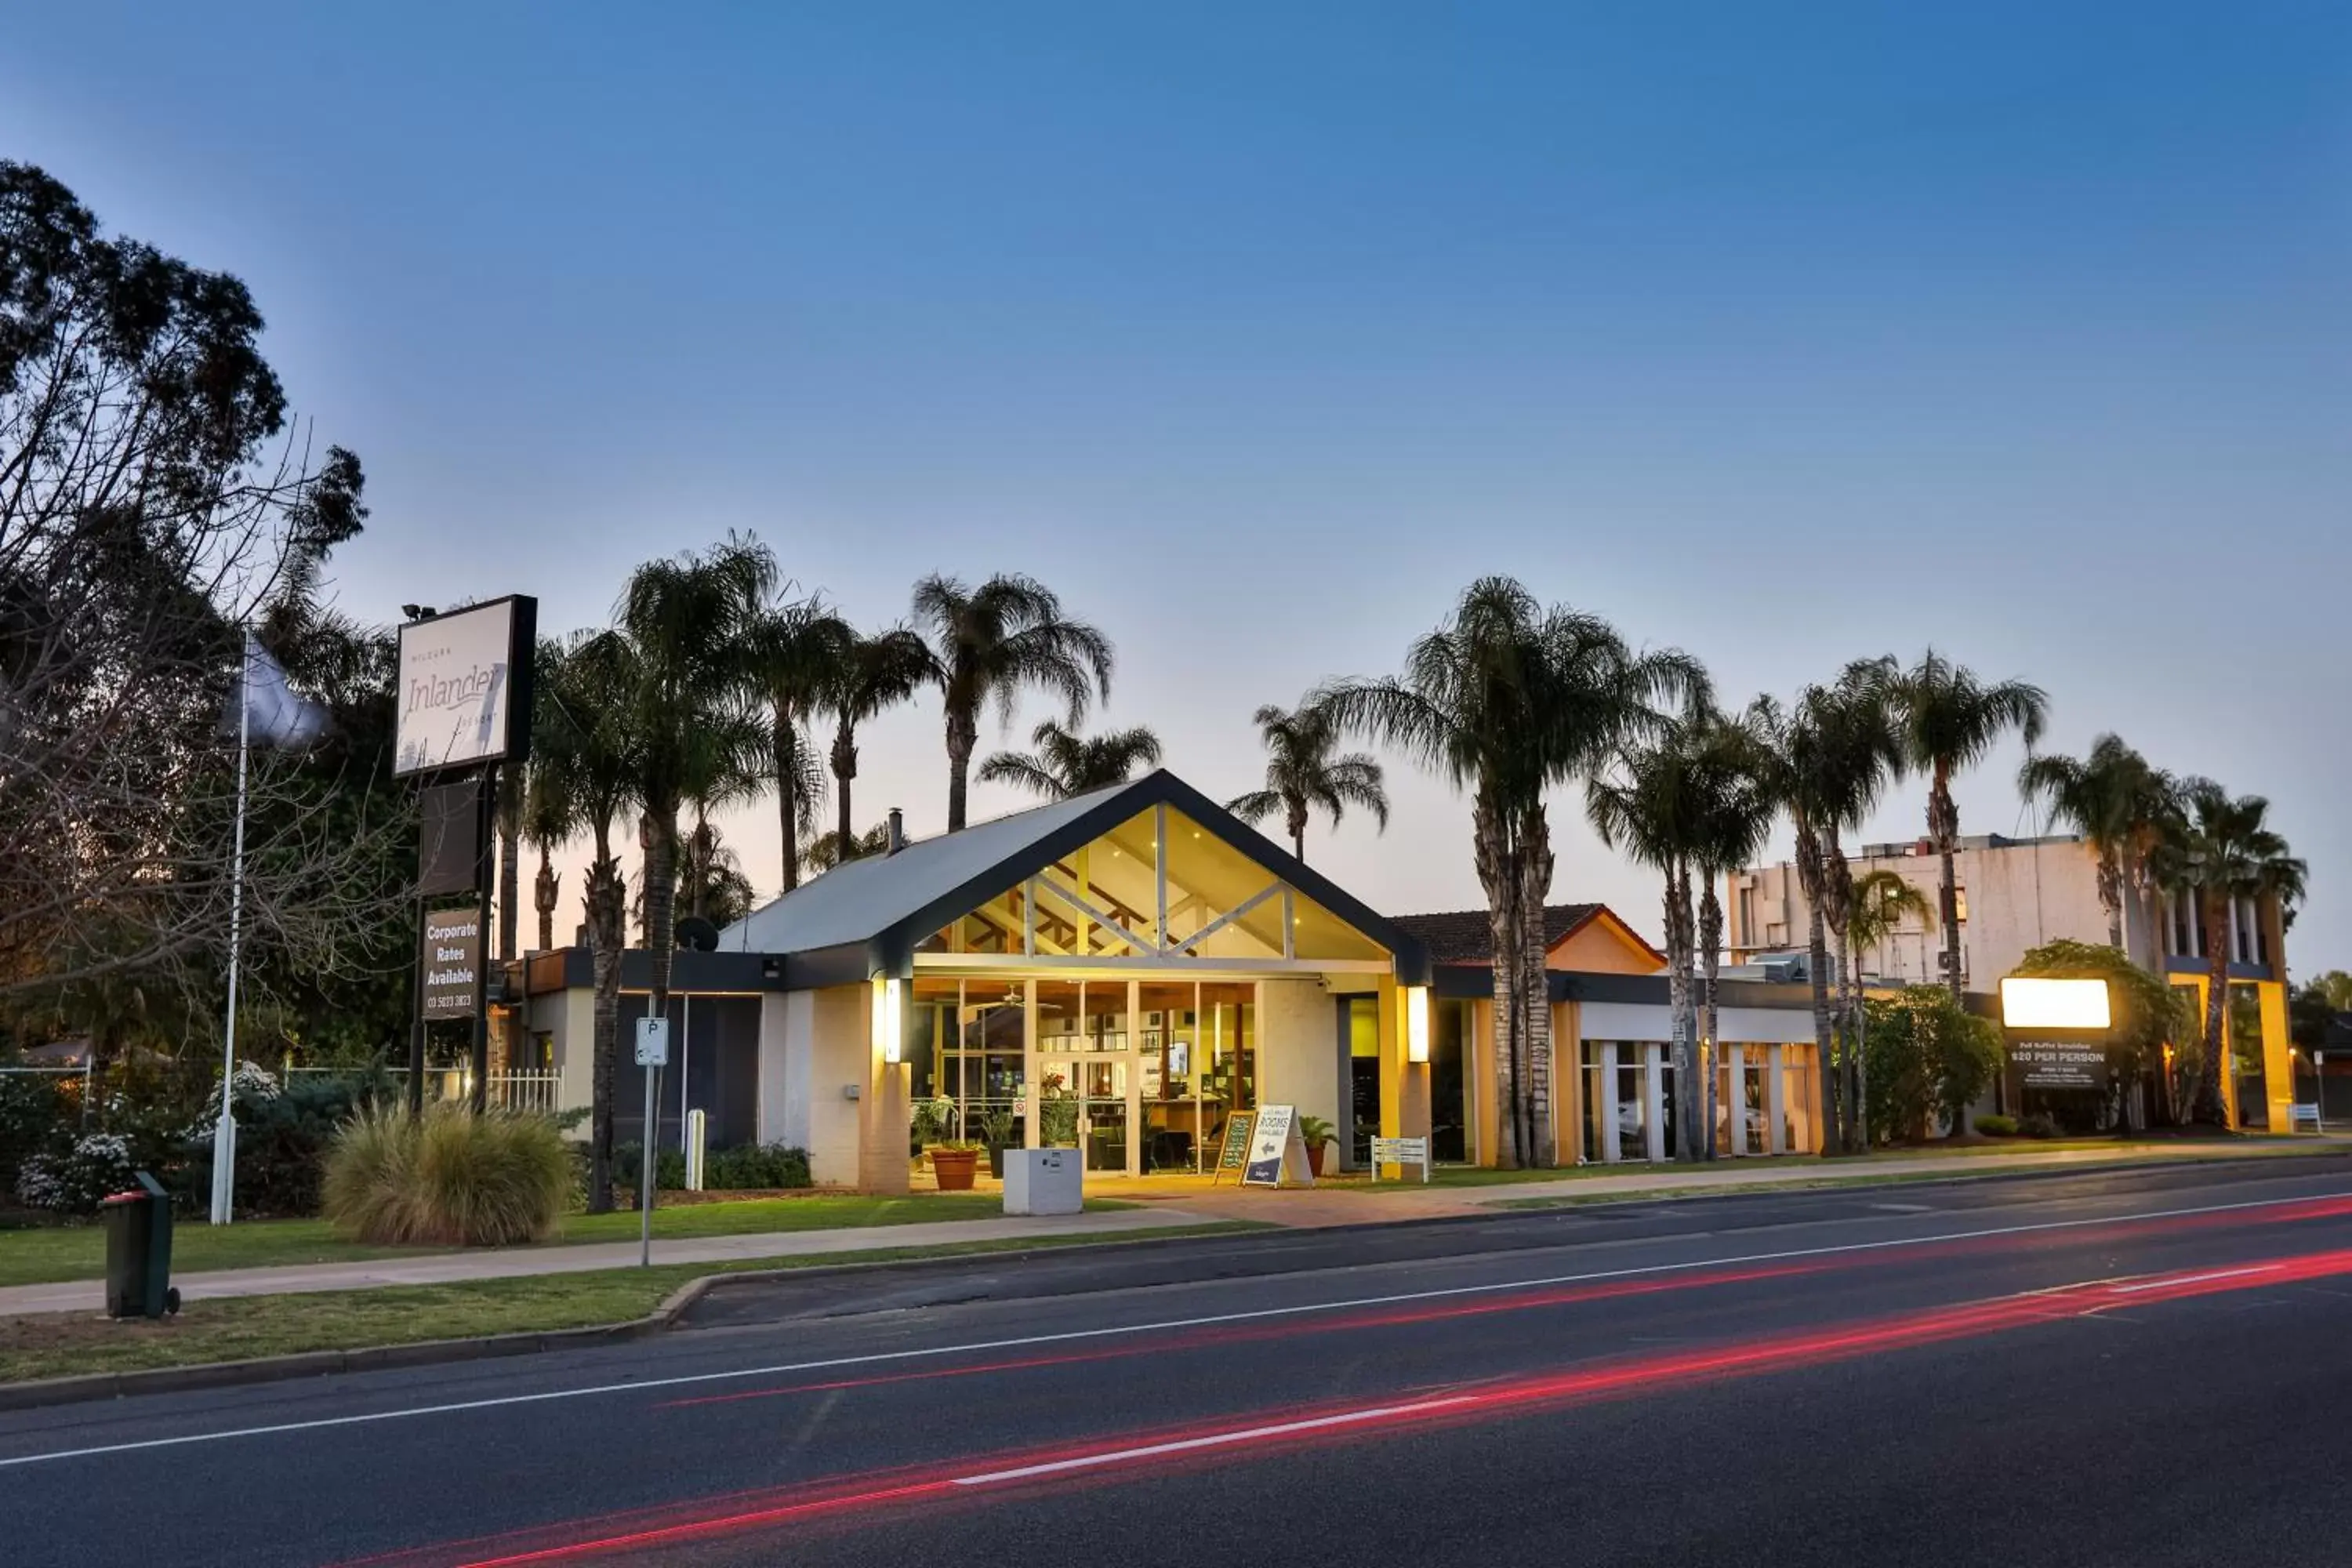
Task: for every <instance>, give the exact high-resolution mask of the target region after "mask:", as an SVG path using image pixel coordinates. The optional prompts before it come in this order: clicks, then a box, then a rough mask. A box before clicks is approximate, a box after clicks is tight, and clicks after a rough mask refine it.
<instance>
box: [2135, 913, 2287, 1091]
mask: <svg viewBox="0 0 2352 1568" xmlns="http://www.w3.org/2000/svg"><path fill="white" fill-rule="evenodd" d="M2273 951H2275V950H2273ZM2164 978H2165V980H2166V982H2167V983H2168V984H2173V985H2179V986H2182V987H2187V988H2194V990H2195V991H2196V993H2197V1016H2196V1023H2195V1028H2196V1030H2197V1033H2196V1035H2195V1036H2193V1037H2192V1038H2194V1039H2199V1040H2201V1039H2202V1038H2203V1037H2204V1029H2205V992H2206V984H2205V976H2204V974H2203V973H2196V974H2178V973H2175V974H2168V975H2166V976H2165V977H2164ZM2231 984H2239V985H2252V987H2253V988H2254V994H2255V1000H2256V1002H2257V1003H2258V1004H2259V1005H2260V1006H2261V1009H2262V1018H2263V1092H2264V1095H2265V1097H2266V1099H2267V1100H2268V1102H2269V1103H2268V1106H2267V1108H2266V1109H2267V1110H2268V1111H2269V1113H2270V1126H2269V1127H2267V1128H2249V1129H2246V1130H2247V1131H2256V1132H2260V1131H2268V1132H2273V1133H2277V1134H2280V1135H2282V1136H2284V1135H2285V1134H2287V1133H2290V1132H2293V1131H2294V1058H2293V1057H2291V1056H2289V1055H2288V1054H2287V1053H2288V1049H2289V1047H2291V1046H2292V1044H2293V1041H2292V1040H2291V1039H2290V1038H2289V1037H2288V1035H2287V1011H2286V985H2285V983H2284V982H2283V981H2277V980H2252V981H2247V980H2241V981H2234V982H2232V983H2231ZM2223 1038H2224V1040H2225V1041H2226V1040H2227V1039H2228V1034H2227V1031H2226V1030H2225V1031H2224V1032H2223ZM2238 1059H2239V1048H2238V1047H2236V1046H2234V1045H2232V1046H2231V1047H2230V1060H2229V1062H2227V1063H2225V1064H2224V1066H2225V1070H2224V1071H2223V1072H2222V1074H2221V1104H2222V1108H2223V1109H2224V1110H2226V1111H2227V1112H2228V1113H2229V1117H2230V1125H2231V1126H2232V1127H2241V1126H2242V1125H2243V1121H2244V1119H2243V1118H2242V1116H2241V1115H2240V1113H2239V1110H2238V1074H2237V1072H2236V1071H2235V1064H2236V1062H2237V1061H2238Z"/></svg>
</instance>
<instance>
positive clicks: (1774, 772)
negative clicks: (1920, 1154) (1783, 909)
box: [1748, 658, 1903, 1150]
mask: <svg viewBox="0 0 2352 1568" xmlns="http://www.w3.org/2000/svg"><path fill="white" fill-rule="evenodd" d="M1893 669H1894V661H1893V660H1892V659H1889V658H1864V659H1856V660H1854V661H1853V663H1851V664H1849V665H1847V666H1846V667H1845V668H1844V669H1843V671H1841V672H1840V673H1839V675H1838V678H1837V679H1836V680H1834V681H1832V682H1831V683H1830V684H1829V685H1826V686H1821V685H1815V686H1809V687H1807V688H1806V689H1804V690H1803V691H1802V692H1801V693H1800V694H1799V695H1798V698H1797V700H1796V702H1795V703H1794V704H1793V705H1791V706H1790V707H1789V708H1788V709H1786V710H1783V709H1782V708H1781V707H1780V704H1779V703H1777V702H1775V701H1773V700H1771V699H1770V698H1769V697H1768V698H1759V699H1758V700H1757V701H1756V703H1755V704H1754V705H1753V706H1752V707H1751V708H1750V709H1749V710H1748V722H1749V725H1750V727H1751V730H1752V731H1753V732H1754V733H1755V734H1756V736H1757V737H1758V739H1759V742H1760V746H1759V751H1758V752H1757V762H1758V764H1759V768H1760V769H1761V773H1760V775H1759V776H1760V779H1761V782H1762V784H1763V785H1764V788H1765V790H1766V793H1767V794H1769V795H1770V796H1771V797H1772V798H1774V799H1775V800H1777V801H1778V802H1779V803H1780V807H1781V809H1782V810H1784V811H1786V812H1787V813H1788V814H1789V820H1790V826H1793V827H1794V828H1795V830H1796V839H1797V853H1796V863H1797V881H1798V885H1799V886H1800V887H1801V889H1803V891H1804V895H1805V904H1806V909H1807V917H1808V921H1809V923H1810V930H1809V931H1808V933H1807V934H1808V947H1809V962H1808V963H1807V965H1806V968H1807V972H1808V973H1809V976H1810V978H1811V982H1812V987H1813V1038H1814V1048H1815V1051H1816V1053H1817V1060H1818V1062H1819V1065H1820V1068H1821V1071H1822V1104H1823V1108H1824V1110H1826V1111H1827V1113H1828V1121H1829V1132H1830V1136H1829V1138H1828V1140H1827V1146H1828V1147H1829V1148H1831V1149H1832V1150H1852V1149H1859V1148H1860V1147H1861V1142H1860V1139H1861V1130H1862V1126H1863V1122H1862V1116H1861V1111H1862V1099H1863V1092H1864V1091H1863V1084H1862V1068H1861V1062H1860V1060H1859V1059H1858V1053H1855V1052H1853V1051H1847V1052H1845V1053H1844V1054H1843V1058H1841V1057H1840V1055H1839V1053H1838V1050H1837V1044H1838V1041H1839V1038H1840V1035H1841V1031H1840V1029H1839V1028H1838V1026H1837V1021H1838V1020H1839V1019H1841V1018H1843V1017H1846V1016H1850V1015H1851V1013H1852V1006H1851V1004H1850V1000H1849V998H1850V996H1851V994H1852V993H1853V985H1852V970H1853V965H1852V964H1851V963H1847V962H1845V957H1846V932H1847V929H1848V924H1849V916H1850V913H1851V910H1852V909H1853V869H1852V868H1850V867H1849V866H1848V865H1847V863H1846V858H1845V849H1844V846H1843V835H1844V834H1845V833H1846V832H1847V831H1849V830H1858V829H1859V828H1860V827H1861V826H1862V823H1863V821H1864V818H1866V817H1867V816H1869V814H1870V811H1871V808H1872V807H1873V806H1874V805H1876V804H1877V801H1878V796H1879V795H1880V793H1881V792H1882V791H1884V790H1885V787H1886V784H1887V783H1888V781H1889V780H1890V779H1891V778H1893V777H1894V776H1895V773H1897V772H1898V771H1899V769H1900V766H1901V763H1902V757H1903V752H1902V748H1901V743H1900V742H1901V738H1900V736H1899V735H1898V734H1897V732H1896V730H1895V721H1894V716H1893V714H1892V712H1891V711H1890V709H1889V706H1888V702H1887V686H1888V681H1889V678H1890V676H1891V675H1892V673H1893ZM1832 942H1834V943H1835V945H1836V946H1837V948H1838V952H1839V963H1838V969H1839V971H1840V974H1841V980H1840V1002H1839V1005H1836V1006H1832V1002H1831V998H1830V988H1829V985H1830V982H1829V976H1830V952H1829V950H1830V947H1831V945H1832Z"/></svg>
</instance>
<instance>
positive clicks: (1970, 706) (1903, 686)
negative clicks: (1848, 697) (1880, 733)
mask: <svg viewBox="0 0 2352 1568" xmlns="http://www.w3.org/2000/svg"><path fill="white" fill-rule="evenodd" d="M1888 695H1889V697H1890V699H1891V700H1893V702H1894V704H1895V713H1896V715H1897V718H1898V721H1899V722H1900V724H1901V726H1902V734H1903V753H1904V761H1905V763H1906V764H1907V765H1908V766H1910V767H1912V768H1915V769H1916V770H1917V771H1919V772H1920V773H1925V774H1927V837H1930V838H1932V839H1934V840H1935V843H1936V855H1937V859H1938V860H1940V861H1941V862H1942V867H1941V870H1942V878H1943V880H1942V882H1941V885H1940V896H1939V900H1938V908H1937V919H1938V920H1940V921H1942V922H1943V927H1944V983H1945V984H1947V985H1948V986H1949V987H1951V992H1952V1001H1953V1002H1954V1004H1956V1005H1957V1004H1958V1003H1959V1002H1960V1001H1961V999H1962V991H1963V989H1964V986H1963V983H1962V978H1961V974H1960V906H1959V882H1958V878H1957V874H1956V873H1955V871H1954V868H1953V864H1952V857H1953V854H1954V852H1955V851H1956V850H1958V847H1959V840H1960V808H1959V805H1958V803H1957V802H1955V801H1954V800H1953V799H1952V775H1953V774H1954V773H1959V772H1960V771H1962V770H1963V769H1966V768H1972V767H1974V766H1975V765H1976V764H1977V763H1980V762H1982V761H1984V760H1985V758H1986V756H1987V755H1989V754H1990V752H1991V751H1992V749H1993V747H1995V746H1996V745H1998V744H2000V741H2001V740H2002V738H2003V737H2004V736H2006V735H2008V734H2009V732H2010V731H2012V730H2013V731H2017V733H2018V734H2019V735H2021V737H2023V739H2024V741H2025V744H2026V747H2027V749H2028V750H2031V749H2032V745H2033V742H2036V741H2039V740H2040V739H2042V722H2043V721H2044V720H2045V719H2047V718H2048V716H2049V712H2050V698H2049V695H2048V694H2047V693H2046V692H2044V691H2043V690H2042V688H2040V687H2038V686H2034V685H2031V684H2029V683H2028V682H2025V681H2022V680H2001V681H1995V682H1992V683H1991V684H1987V683H1986V682H1984V681H1982V680H1980V679H1978V678H1977V676H1976V674H1975V672H1974V671H1972V670H1970V669H1969V668H1967V667H1966V666H1964V665H1958V664H1954V663H1953V662H1952V661H1951V660H1950V659H1948V658H1944V657H1943V656H1942V655H1941V654H1939V653H1937V651H1936V650H1935V649H1934V648H1932V647H1931V648H1929V649H1928V650H1927V653H1926V654H1925V655H1924V656H1923V657H1922V658H1920V660H1919V662H1918V663H1917V664H1915V665H1913V666H1912V667H1911V668H1909V669H1907V670H1906V671H1904V672H1903V673H1902V674H1901V675H1898V676H1896V677H1895V679H1894V681H1893V682H1892V683H1891V686H1890V689H1889V693H1888Z"/></svg>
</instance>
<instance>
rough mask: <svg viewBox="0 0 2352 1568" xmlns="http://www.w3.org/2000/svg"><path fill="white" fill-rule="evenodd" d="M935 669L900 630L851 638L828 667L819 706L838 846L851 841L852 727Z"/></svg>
mask: <svg viewBox="0 0 2352 1568" xmlns="http://www.w3.org/2000/svg"><path fill="white" fill-rule="evenodd" d="M935 668H936V667H935V666H934V665H933V663H932V661H931V654H930V650H929V648H927V647H924V646H923V639H922V638H921V637H917V636H916V635H915V634H914V633H913V632H911V631H909V630H908V629H907V628H906V627H905V626H890V627H887V628H886V629H885V630H882V631H879V632H877V633H875V634H874V635H873V636H872V637H864V636H858V635H853V636H852V637H851V639H850V642H849V645H848V647H845V649H844V650H843V652H842V658H841V661H840V662H839V663H838V664H837V665H835V667H834V671H833V677H832V679H830V680H828V681H826V683H825V688H824V699H823V701H822V702H821V704H820V706H821V707H822V708H823V709H824V711H825V712H827V713H830V714H832V715H833V721H834V731H833V784H834V801H833V804H834V809H835V813H836V814H837V815H836V817H835V827H834V832H835V835H836V836H837V837H838V840H839V842H841V843H843V844H853V843H855V842H856V834H855V833H853V832H852V831H851V829H850V826H849V789H850V785H851V784H852V783H853V782H855V781H856V777H857V726H858V725H859V724H861V723H863V722H864V721H866V720H868V719H872V718H875V717H877V716H878V715H879V714H881V713H883V712H885V711H887V710H889V709H891V708H895V707H897V706H898V704H899V703H901V702H904V701H906V700H908V698H910V697H912V696H914V695H915V693H916V692H918V691H919V690H921V689H923V687H924V686H926V685H927V684H929V682H930V680H931V679H933V671H934V669H935Z"/></svg>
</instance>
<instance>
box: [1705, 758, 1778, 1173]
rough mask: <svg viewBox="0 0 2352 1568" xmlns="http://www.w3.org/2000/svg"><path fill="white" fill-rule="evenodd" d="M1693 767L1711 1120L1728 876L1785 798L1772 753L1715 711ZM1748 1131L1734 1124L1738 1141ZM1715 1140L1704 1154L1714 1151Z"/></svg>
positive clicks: (1768, 828) (1760, 847) (1748, 859)
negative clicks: (1773, 778) (1772, 783)
mask: <svg viewBox="0 0 2352 1568" xmlns="http://www.w3.org/2000/svg"><path fill="white" fill-rule="evenodd" d="M1694 769H1695V772H1696V775H1697V789H1698V798H1699V802H1700V809H1699V817H1698V823H1697V832H1696V838H1695V841H1694V843H1693V846H1692V850H1691V859H1692V863H1693V867H1694V869H1695V871H1696V875H1697V877H1698V878H1699V880H1700V884H1701V887H1702V888H1703V889H1704V890H1703V891H1702V892H1701V893H1700V895H1699V905H1698V951H1699V962H1700V964H1701V966H1702V969H1701V973H1700V977H1699V982H1700V983H1699V1030H1698V1037H1699V1046H1700V1054H1701V1058H1702V1059H1703V1060H1704V1061H1706V1063H1707V1064H1708V1065H1707V1068H1706V1125H1707V1126H1708V1127H1710V1128H1711V1127H1713V1126H1714V1125H1715V1122H1716V1115H1717V1109H1716V1078H1717V1074H1716V1071H1715V1068H1714V1065H1713V1064H1714V1062H1715V1060H1716V1056H1717V1050H1718V1048H1719V1045H1720V1041H1721V1038H1722V1037H1721V1036H1720V1034H1718V1032H1717V1026H1718V1025H1719V1024H1720V1022H1721V1018H1720V1016H1719V1014H1718V1012H1717V971H1718V969H1719V967H1720V965H1721V963H1722V962H1723V897H1722V892H1721V889H1722V887H1723V885H1724V882H1725V880H1726V879H1727V878H1729V877H1730V876H1731V875H1732V873H1734V872H1736V871H1738V869H1739V868H1742V867H1744V866H1748V865H1751V864H1753V863H1754V862H1755V860H1756V858H1757V857H1758V856H1759V855H1761V854H1762V853H1763V852H1764V845H1765V841H1766V840H1767V839H1769V837H1771V834H1772V822H1773V819H1774V817H1776V816H1778V815H1779V814H1780V803H1779V802H1778V801H1776V800H1775V799H1774V798H1773V796H1772V794H1771V792H1770V790H1769V787H1768V779H1769V758H1768V757H1767V756H1766V755H1765V754H1764V752H1763V750H1762V746H1761V744H1760V738H1759V736H1758V735H1757V734H1756V732H1755V731H1753V730H1751V729H1750V728H1749V727H1748V725H1746V724H1744V723H1741V722H1739V721H1736V720H1731V719H1727V718H1723V717H1721V716H1717V715H1710V717H1709V720H1708V721H1707V723H1706V725H1705V726H1704V727H1703V728H1702V730H1701V731H1700V732H1699V734H1698V735H1697V736H1696V746H1695V749H1694ZM1743 1135H1744V1130H1743V1129H1741V1128H1737V1127H1735V1128H1733V1129H1731V1136H1732V1137H1733V1138H1735V1139H1737V1138H1739V1137H1741V1136H1743ZM1714 1152H1715V1146H1714V1143H1713V1142H1712V1140H1710V1141H1709V1142H1708V1144H1707V1153H1708V1155H1709V1156H1710V1157H1712V1156H1713V1154H1714Z"/></svg>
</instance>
